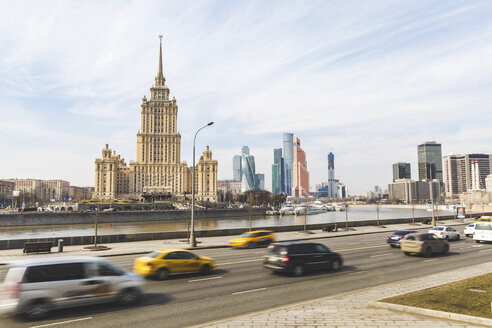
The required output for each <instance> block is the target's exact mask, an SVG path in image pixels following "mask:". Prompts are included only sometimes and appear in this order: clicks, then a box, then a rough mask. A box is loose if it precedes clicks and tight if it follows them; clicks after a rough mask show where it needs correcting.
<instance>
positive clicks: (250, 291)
mask: <svg viewBox="0 0 492 328" xmlns="http://www.w3.org/2000/svg"><path fill="white" fill-rule="evenodd" d="M265 289H266V287H263V288H256V289H250V290H243V291H242V292H235V293H232V294H231V295H239V294H245V293H252V292H259V291H260V290H265Z"/></svg>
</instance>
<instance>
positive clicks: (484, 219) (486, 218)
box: [475, 216, 492, 222]
mask: <svg viewBox="0 0 492 328" xmlns="http://www.w3.org/2000/svg"><path fill="white" fill-rule="evenodd" d="M475 222H492V217H490V216H479V217H477V218H476V219H475Z"/></svg>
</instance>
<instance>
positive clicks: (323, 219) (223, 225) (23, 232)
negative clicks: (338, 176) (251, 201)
mask: <svg viewBox="0 0 492 328" xmlns="http://www.w3.org/2000/svg"><path fill="white" fill-rule="evenodd" d="M449 214H451V213H448V212H440V215H449ZM429 215H430V213H429V212H428V211H426V210H422V209H415V217H426V216H427V217H428V216H429ZM411 217H412V210H411V209H395V208H385V207H381V208H380V211H379V218H380V220H384V219H395V218H411ZM348 219H349V221H364V220H376V219H377V211H376V208H374V207H349V212H348ZM331 222H339V223H345V212H326V213H320V214H315V215H308V216H307V224H315V223H331ZM188 224H189V221H183V220H181V221H165V222H156V221H151V222H131V223H111V224H110V223H101V224H99V225H98V235H115V234H129V233H144V232H161V231H186V230H187V229H188ZM303 224H304V216H294V215H287V216H282V217H278V216H253V217H252V226H253V228H254V227H268V226H284V225H303ZM231 228H245V229H247V228H249V217H235V218H216V219H214V218H210V219H199V220H195V230H213V229H231ZM91 235H94V225H56V226H35V227H1V228H0V240H12V239H27V238H58V237H69V236H91Z"/></svg>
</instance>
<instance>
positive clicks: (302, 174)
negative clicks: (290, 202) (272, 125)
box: [292, 136, 309, 197]
mask: <svg viewBox="0 0 492 328" xmlns="http://www.w3.org/2000/svg"><path fill="white" fill-rule="evenodd" d="M293 142H294V149H293V150H294V159H293V170H292V196H294V197H309V172H308V170H307V162H306V153H305V152H304V150H302V148H301V140H300V139H299V138H298V137H297V136H294V137H293Z"/></svg>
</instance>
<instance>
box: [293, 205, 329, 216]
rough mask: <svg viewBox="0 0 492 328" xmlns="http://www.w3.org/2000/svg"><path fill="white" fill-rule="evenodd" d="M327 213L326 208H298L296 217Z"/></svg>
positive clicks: (308, 206)
mask: <svg viewBox="0 0 492 328" xmlns="http://www.w3.org/2000/svg"><path fill="white" fill-rule="evenodd" d="M323 212H326V208H324V207H323V208H322V207H316V206H312V205H307V206H298V207H296V209H295V215H304V214H306V215H311V214H319V213H323Z"/></svg>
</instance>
